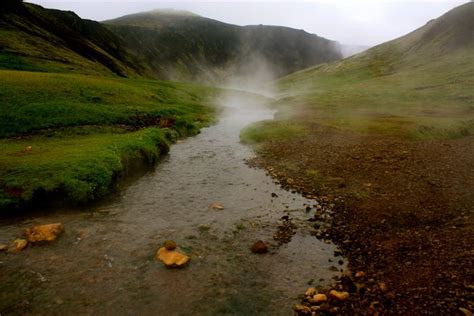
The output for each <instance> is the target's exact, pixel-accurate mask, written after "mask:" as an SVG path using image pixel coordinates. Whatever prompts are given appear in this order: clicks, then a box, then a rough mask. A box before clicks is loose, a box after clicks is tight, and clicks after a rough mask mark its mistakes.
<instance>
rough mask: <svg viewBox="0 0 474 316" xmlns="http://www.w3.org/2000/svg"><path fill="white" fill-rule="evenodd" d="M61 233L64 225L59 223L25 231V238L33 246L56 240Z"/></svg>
mask: <svg viewBox="0 0 474 316" xmlns="http://www.w3.org/2000/svg"><path fill="white" fill-rule="evenodd" d="M63 231H64V225H63V224H61V223H55V224H46V225H39V226H35V227H32V228H28V229H26V230H25V236H26V239H27V240H28V241H29V242H31V243H33V244H35V243H42V242H51V241H54V240H56V238H58V236H59V235H60V234H61V233H62V232H63Z"/></svg>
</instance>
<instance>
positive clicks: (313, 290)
mask: <svg viewBox="0 0 474 316" xmlns="http://www.w3.org/2000/svg"><path fill="white" fill-rule="evenodd" d="M315 294H316V288H314V287H310V288H309V289H307V290H306V292H305V293H304V295H305V296H314V295H315Z"/></svg>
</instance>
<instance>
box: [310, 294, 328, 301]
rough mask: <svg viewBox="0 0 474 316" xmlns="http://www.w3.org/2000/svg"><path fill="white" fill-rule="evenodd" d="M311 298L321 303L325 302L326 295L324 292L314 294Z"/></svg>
mask: <svg viewBox="0 0 474 316" xmlns="http://www.w3.org/2000/svg"><path fill="white" fill-rule="evenodd" d="M313 299H314V300H315V301H316V303H322V302H326V301H327V300H328V297H327V296H326V294H316V295H315V296H313Z"/></svg>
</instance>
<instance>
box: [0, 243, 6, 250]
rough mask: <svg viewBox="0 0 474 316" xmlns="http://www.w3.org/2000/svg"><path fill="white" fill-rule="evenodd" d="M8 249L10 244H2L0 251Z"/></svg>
mask: <svg viewBox="0 0 474 316" xmlns="http://www.w3.org/2000/svg"><path fill="white" fill-rule="evenodd" d="M7 249H8V245H5V244H0V252H2V251H6V250H7Z"/></svg>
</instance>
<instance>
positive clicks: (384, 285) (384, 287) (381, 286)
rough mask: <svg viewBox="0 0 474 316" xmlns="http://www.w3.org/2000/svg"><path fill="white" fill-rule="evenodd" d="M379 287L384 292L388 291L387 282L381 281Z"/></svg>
mask: <svg viewBox="0 0 474 316" xmlns="http://www.w3.org/2000/svg"><path fill="white" fill-rule="evenodd" d="M379 289H380V290H381V291H382V292H384V293H385V292H387V291H388V287H387V284H385V282H380V283H379Z"/></svg>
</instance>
